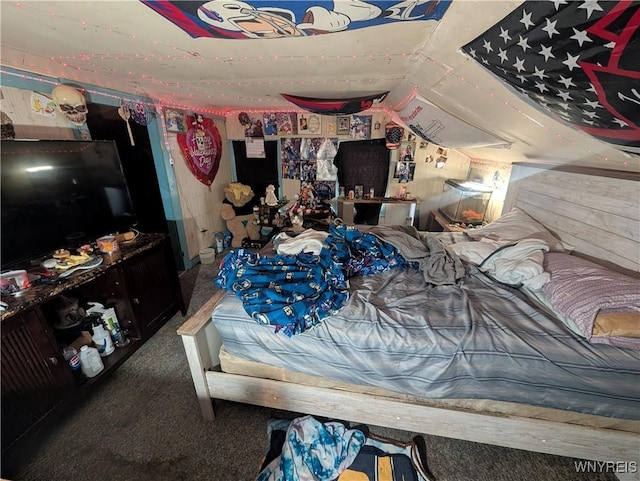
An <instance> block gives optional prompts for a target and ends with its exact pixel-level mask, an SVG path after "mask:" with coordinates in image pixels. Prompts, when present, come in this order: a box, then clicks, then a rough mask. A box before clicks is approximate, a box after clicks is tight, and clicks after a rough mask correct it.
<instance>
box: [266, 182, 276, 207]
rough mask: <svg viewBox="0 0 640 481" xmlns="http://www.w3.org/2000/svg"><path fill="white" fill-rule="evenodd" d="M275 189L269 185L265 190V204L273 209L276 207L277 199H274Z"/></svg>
mask: <svg viewBox="0 0 640 481" xmlns="http://www.w3.org/2000/svg"><path fill="white" fill-rule="evenodd" d="M275 192H276V188H275V187H274V186H273V185H272V184H269V185H268V186H267V189H266V203H267V205H268V206H271V207H274V206H276V205H278V198H277V197H276V193H275Z"/></svg>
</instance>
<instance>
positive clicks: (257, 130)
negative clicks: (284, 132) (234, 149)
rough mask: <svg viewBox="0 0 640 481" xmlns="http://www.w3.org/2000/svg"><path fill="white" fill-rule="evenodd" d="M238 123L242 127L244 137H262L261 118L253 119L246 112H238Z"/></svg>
mask: <svg viewBox="0 0 640 481" xmlns="http://www.w3.org/2000/svg"><path fill="white" fill-rule="evenodd" d="M238 122H240V125H242V126H243V127H244V136H245V138H247V137H252V138H259V137H264V130H263V129H262V118H260V117H254V116H252V115H249V114H248V113H246V112H240V114H238Z"/></svg>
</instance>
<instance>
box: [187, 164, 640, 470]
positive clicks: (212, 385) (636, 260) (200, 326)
mask: <svg viewBox="0 0 640 481" xmlns="http://www.w3.org/2000/svg"><path fill="white" fill-rule="evenodd" d="M639 180H640V175H639V174H636V173H627V172H617V171H602V170H595V169H567V168H559V167H557V166H553V167H552V166H542V165H539V164H514V166H513V170H512V175H511V181H510V186H509V192H508V194H507V197H506V199H505V206H504V209H503V212H507V211H508V210H510V209H511V207H513V206H519V207H521V208H523V209H524V210H525V211H526V212H528V213H529V214H530V215H532V216H533V217H535V218H536V219H537V220H538V221H540V222H541V223H543V224H544V225H546V226H548V227H549V228H550V230H552V231H553V232H554V234H556V235H557V236H558V237H559V238H560V239H562V240H563V241H565V242H568V243H569V244H571V245H573V246H574V247H575V251H576V253H579V254H581V255H584V256H587V257H593V258H596V259H604V260H606V261H608V262H609V263H611V264H612V265H615V266H619V267H622V268H623V269H625V270H626V271H628V272H633V273H638V272H639V271H640V239H639V236H640V229H639V226H640V209H639V208H638V206H639V205H640V189H639V185H640V184H638V181H639ZM224 294H225V292H224V291H218V292H216V293H215V294H214V295H213V297H212V298H211V299H210V300H209V301H208V302H206V303H205V304H204V305H203V306H202V308H200V310H199V311H198V312H197V313H196V314H195V315H193V316H192V317H191V318H189V319H188V320H187V321H186V322H185V323H184V324H183V325H182V326H181V327H180V328H179V329H178V334H179V335H180V336H181V337H182V341H183V343H184V348H185V351H186V354H187V359H188V362H189V367H190V370H191V375H192V378H193V382H194V385H195V389H196V394H197V397H198V400H199V403H200V407H201V410H202V415H203V417H204V419H206V420H213V419H214V412H213V406H212V399H224V400H229V401H237V402H243V403H248V404H255V405H259V406H265V407H271V408H276V409H282V410H287V411H292V412H299V413H307V414H313V415H317V416H326V417H333V418H339V419H345V420H349V421H353V422H357V423H365V424H372V425H376V426H383V427H390V428H396V429H401V430H406V431H412V432H420V433H424V434H431V435H436V436H445V437H450V438H456V439H463V440H467V441H474V442H479V443H485V444H492V445H498V446H504V447H508V448H516V449H524V450H528V451H535V452H540V453H547V454H555V455H560V456H568V457H574V458H579V459H588V460H594V461H615V462H617V461H626V462H635V463H636V466H637V469H636V471H637V470H638V469H640V434H639V433H632V432H625V431H618V430H615V429H608V428H593V427H587V426H582V425H576V424H568V423H563V422H556V421H546V420H540V419H530V418H525V417H518V416H512V415H496V414H489V413H479V412H476V411H471V410H465V409H449V408H442V407H432V406H428V405H424V404H421V403H419V402H414V401H405V400H403V399H396V398H390V397H384V396H378V395H372V394H362V393H355V392H349V391H343V390H336V389H329V388H322V387H310V386H306V385H300V384H295V383H291V382H285V381H277V380H271V379H262V378H256V377H249V376H242V375H236V374H228V373H224V372H221V371H220V369H219V367H218V366H217V364H218V352H219V348H220V342H221V341H220V339H219V338H218V336H217V333H216V330H215V327H214V326H213V323H212V322H211V313H212V311H213V309H214V307H215V306H216V304H217V303H218V302H219V301H220V299H221V298H222V297H223V296H224ZM618 477H619V478H620V479H640V476H639V475H638V472H636V473H630V474H627V475H625V474H619V475H618Z"/></svg>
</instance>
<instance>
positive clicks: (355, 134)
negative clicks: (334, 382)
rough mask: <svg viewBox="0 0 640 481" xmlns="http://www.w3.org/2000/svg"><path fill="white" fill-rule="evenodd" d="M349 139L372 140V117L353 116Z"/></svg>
mask: <svg viewBox="0 0 640 481" xmlns="http://www.w3.org/2000/svg"><path fill="white" fill-rule="evenodd" d="M349 137H351V138H352V139H354V140H367V139H370V138H371V115H352V116H351V122H350V124H349Z"/></svg>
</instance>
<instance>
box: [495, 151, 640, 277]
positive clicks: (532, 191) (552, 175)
mask: <svg viewBox="0 0 640 481" xmlns="http://www.w3.org/2000/svg"><path fill="white" fill-rule="evenodd" d="M514 206H517V207H519V208H521V209H522V210H524V211H525V212H527V213H528V214H529V215H531V216H532V217H533V218H535V219H536V220H537V221H539V222H541V223H542V224H544V225H545V226H547V227H548V228H549V230H551V231H552V232H553V233H554V234H555V235H556V236H557V237H558V238H560V239H561V240H562V241H564V242H567V243H568V244H570V245H572V246H573V247H574V248H575V252H576V253H579V254H582V255H583V256H586V257H592V258H596V259H601V260H604V261H608V262H610V263H612V264H615V265H617V266H621V267H623V268H625V269H629V270H633V271H636V272H640V174H637V173H632V172H620V171H612V170H598V169H580V168H569V167H562V166H548V165H546V166H545V165H536V164H519V163H516V164H514V165H513V168H512V171H511V181H510V186H509V191H508V194H507V197H506V199H505V204H504V208H503V212H508V211H509V210H510V209H511V208H512V207H514Z"/></svg>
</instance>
